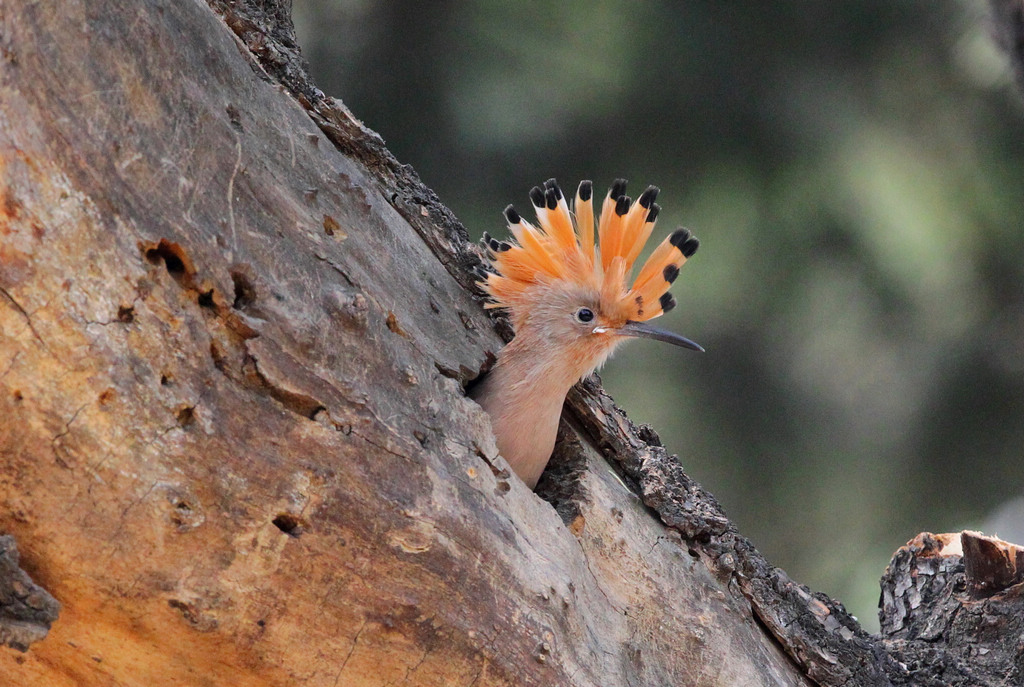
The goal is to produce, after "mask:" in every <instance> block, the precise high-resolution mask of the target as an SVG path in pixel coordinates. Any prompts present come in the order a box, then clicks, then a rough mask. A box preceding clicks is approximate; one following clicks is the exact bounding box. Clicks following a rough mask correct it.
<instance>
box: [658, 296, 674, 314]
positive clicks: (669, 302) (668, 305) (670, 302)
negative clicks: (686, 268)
mask: <svg viewBox="0 0 1024 687" xmlns="http://www.w3.org/2000/svg"><path fill="white" fill-rule="evenodd" d="M658 302H659V303H661V311H662V312H668V311H669V310H671V309H672V308H674V307H676V299H675V298H673V297H672V294H670V293H663V294H661V298H659V299H658Z"/></svg>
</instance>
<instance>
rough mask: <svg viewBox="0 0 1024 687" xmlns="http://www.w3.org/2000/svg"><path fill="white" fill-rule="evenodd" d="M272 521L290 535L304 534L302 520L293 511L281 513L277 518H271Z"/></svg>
mask: <svg viewBox="0 0 1024 687" xmlns="http://www.w3.org/2000/svg"><path fill="white" fill-rule="evenodd" d="M271 522H272V523H273V524H274V527H276V528H277V529H279V530H281V531H282V532H284V533H285V534H287V535H288V536H289V537H298V536H299V535H300V534H302V530H303V523H302V520H300V519H299V518H298V517H296V516H294V515H292V514H291V513H280V514H278V516H277V517H276V518H274V519H273V520H271Z"/></svg>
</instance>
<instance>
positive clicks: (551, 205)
mask: <svg viewBox="0 0 1024 687" xmlns="http://www.w3.org/2000/svg"><path fill="white" fill-rule="evenodd" d="M544 200H545V201H547V206H548V210H554V209H555V208H556V207H558V189H556V188H549V189H548V190H547V191H545V192H544Z"/></svg>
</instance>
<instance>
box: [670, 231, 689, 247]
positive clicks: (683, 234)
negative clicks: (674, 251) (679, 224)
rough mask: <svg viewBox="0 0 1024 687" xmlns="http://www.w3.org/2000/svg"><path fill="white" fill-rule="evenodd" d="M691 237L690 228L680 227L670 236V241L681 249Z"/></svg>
mask: <svg viewBox="0 0 1024 687" xmlns="http://www.w3.org/2000/svg"><path fill="white" fill-rule="evenodd" d="M689 238H690V231H689V229H682V228H679V229H676V230H675V231H673V232H672V236H670V237H669V239H668V240H669V243H671V244H672V245H673V246H675V247H676V248H679V249H680V250H682V248H681V246H682V245H683V244H684V243H686V241H687V240H688V239H689Z"/></svg>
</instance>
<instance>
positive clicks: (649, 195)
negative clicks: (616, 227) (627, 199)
mask: <svg viewBox="0 0 1024 687" xmlns="http://www.w3.org/2000/svg"><path fill="white" fill-rule="evenodd" d="M660 192H661V189H660V188H658V187H657V186H648V187H647V190H645V191H644V192H643V193H641V194H640V197H639V198H638V199H637V201H636V202H638V203H640V205H641V206H642V207H644V208H645V209H650V207H651V204H652V203H654V199H655V198H657V197H658V193H660Z"/></svg>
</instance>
